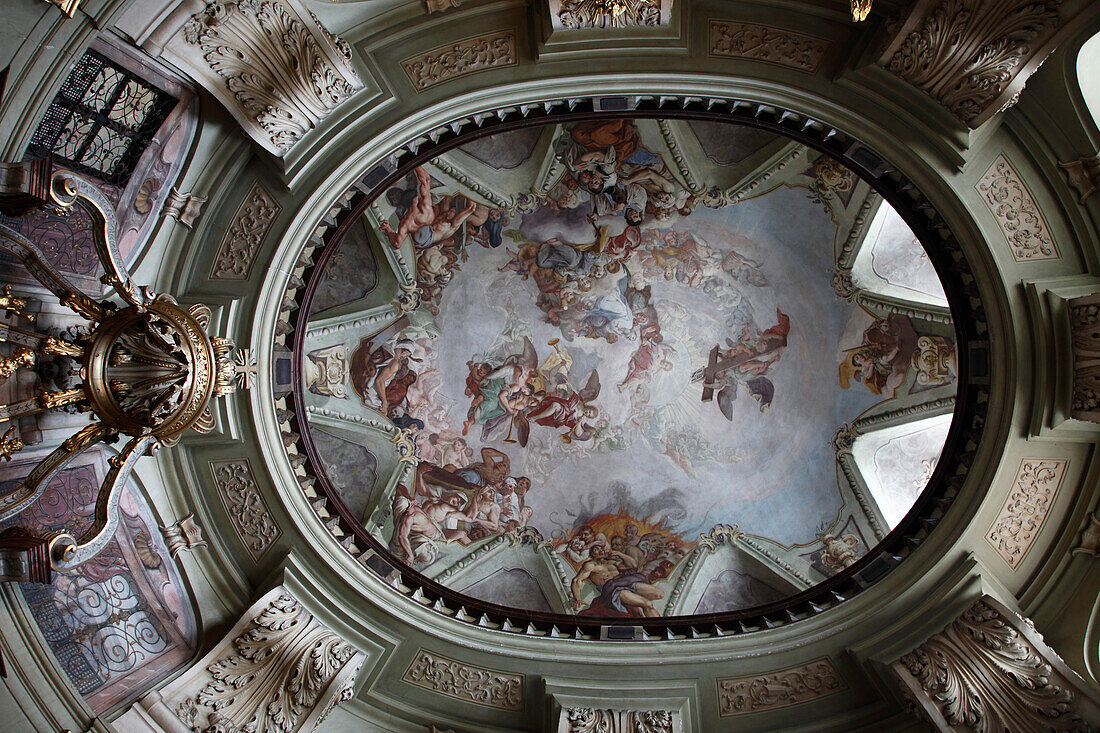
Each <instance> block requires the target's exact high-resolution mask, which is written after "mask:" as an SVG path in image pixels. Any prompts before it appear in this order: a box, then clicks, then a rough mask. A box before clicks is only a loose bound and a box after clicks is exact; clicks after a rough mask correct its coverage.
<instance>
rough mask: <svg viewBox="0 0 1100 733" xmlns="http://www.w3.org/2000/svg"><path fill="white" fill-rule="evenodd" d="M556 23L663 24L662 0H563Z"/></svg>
mask: <svg viewBox="0 0 1100 733" xmlns="http://www.w3.org/2000/svg"><path fill="white" fill-rule="evenodd" d="M555 20H556V23H555V25H558V26H560V27H562V28H567V29H570V30H576V29H580V28H637V27H647V26H648V27H655V26H659V25H661V3H660V1H659V0H618V1H617V2H613V3H609V2H605V1H604V0H563V2H561V3H560V4H559V5H558V9H557V13H556V18H555Z"/></svg>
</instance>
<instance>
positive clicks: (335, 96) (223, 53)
mask: <svg viewBox="0 0 1100 733" xmlns="http://www.w3.org/2000/svg"><path fill="white" fill-rule="evenodd" d="M181 36H182V41H179V40H173V42H172V44H171V49H172V52H173V54H174V55H175V56H176V57H177V58H176V59H175V60H176V61H177V63H179V64H180V65H181V66H182V67H183V68H184V69H185V70H187V71H189V72H190V73H191V75H192V76H193V77H194V78H195V79H198V80H199V81H200V82H201V81H205V82H206V84H205V85H206V86H207V88H208V89H209V91H211V92H212V93H213V94H214V96H215V97H217V98H218V99H219V101H221V102H222V103H223V104H225V106H226V107H227V109H229V111H230V112H231V113H232V114H233V116H234V117H236V118H237V121H238V122H240V123H241V126H242V127H243V128H244V130H245V132H246V133H247V134H248V135H250V136H251V137H252V138H253V139H255V140H256V142H258V143H259V144H260V145H261V146H263V147H264V148H265V149H267V150H269V151H270V152H272V153H274V154H275V155H280V156H281V155H284V154H286V152H287V151H288V150H290V148H291V147H292V146H293V145H294V144H295V143H296V142H298V140H300V139H301V138H302V136H303V135H305V133H307V132H308V131H309V130H311V129H312V128H314V127H316V126H317V125H318V124H319V123H320V122H321V121H322V120H324V119H325V118H326V117H328V115H329V114H331V113H332V111H333V110H334V109H336V107H338V106H339V105H340V103H342V102H343V101H345V100H346V99H348V98H349V97H350V96H351V95H352V94H354V93H355V91H356V90H358V89H360V88H362V86H363V82H362V80H361V79H360V78H359V75H358V73H357V72H356V71H355V68H354V67H353V66H352V64H351V56H352V54H351V47H350V46H348V44H347V43H345V42H344V41H342V40H341V39H339V38H337V37H336V36H334V35H332V34H331V33H329V32H328V31H327V30H325V28H324V27H323V26H322V25H321V24H320V22H319V21H318V20H317V19H316V17H314V16H313V15H312V13H310V12H309V10H308V9H306V8H305V7H304V6H302V5H301V4H300V3H299V2H298V1H297V0H237V2H222V1H221V0H217V1H216V2H213V3H211V4H210V5H208V6H207V7H206V8H205V9H204V10H203V11H202V12H201V13H198V14H196V15H194V16H192V17H191V19H190V20H188V21H187V23H185V24H184V26H183V32H182V34H181Z"/></svg>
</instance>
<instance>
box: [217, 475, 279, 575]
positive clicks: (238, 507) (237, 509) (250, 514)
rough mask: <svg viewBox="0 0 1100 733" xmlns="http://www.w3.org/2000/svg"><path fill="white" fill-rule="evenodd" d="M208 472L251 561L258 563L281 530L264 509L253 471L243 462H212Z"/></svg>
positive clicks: (265, 505)
mask: <svg viewBox="0 0 1100 733" xmlns="http://www.w3.org/2000/svg"><path fill="white" fill-rule="evenodd" d="M210 471H211V473H213V474H214V483H215V485H216V486H217V487H218V494H219V495H220V496H221V498H222V503H223V504H224V505H225V510H226V512H228V513H229V519H230V520H231V521H232V522H233V528H234V529H235V530H237V534H238V535H239V536H240V538H241V541H242V542H244V544H245V546H246V547H247V548H248V551H249V552H251V553H252V557H253V558H254V559H256V560H259V559H260V557H262V556H263V554H264V552H266V551H267V548H268V547H270V546H271V544H272V543H273V542H275V540H276V539H278V538H279V535H280V534H281V533H282V530H280V529H279V525H278V524H276V523H275V518H274V517H272V516H271V512H270V511H268V509H267V503H266V502H264V498H263V496H261V495H260V490H259V488H258V487H257V486H256V482H255V481H254V480H253V479H252V467H251V466H249V465H248V461H247V460H246V459H243V458H242V459H239V460H233V461H212V462H211V463H210Z"/></svg>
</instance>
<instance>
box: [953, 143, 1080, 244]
mask: <svg viewBox="0 0 1100 733" xmlns="http://www.w3.org/2000/svg"><path fill="white" fill-rule="evenodd" d="M974 188H975V189H977V191H978V193H979V194H980V195H981V197H982V201H983V202H984V203H985V205H986V206H987V207H988V208H989V211H990V213H991V214H993V217H994V218H995V219H996V220H997V226H999V227H1000V228H1001V231H1002V232H1004V235H1005V238H1006V239H1007V240H1008V245H1009V247H1010V248H1011V249H1012V257H1013V258H1014V259H1015V260H1016V261H1017V262H1023V261H1025V260H1048V259H1055V258H1057V257H1058V256H1059V255H1058V248H1057V247H1056V246H1055V245H1054V238H1053V237H1052V236H1051V233H1050V227H1048V226H1047V222H1046V219H1045V218H1044V217H1043V213H1042V212H1041V211H1039V206H1038V204H1036V203H1035V198H1034V197H1033V196H1032V195H1031V192H1030V191H1028V190H1027V186H1025V185H1024V182H1023V180H1022V179H1021V178H1020V174H1019V173H1018V172H1017V171H1016V169H1015V168H1014V167H1013V166H1012V164H1011V163H1009V162H1008V159H1007V158H1006V157H1005V156H1003V155H998V156H997V158H996V159H995V160H994V161H993V163H992V164H991V165H990V166H989V169H988V170H987V171H986V172H985V175H983V176H982V177H981V180H979V181H978V182H977V183H976V184H975V186H974Z"/></svg>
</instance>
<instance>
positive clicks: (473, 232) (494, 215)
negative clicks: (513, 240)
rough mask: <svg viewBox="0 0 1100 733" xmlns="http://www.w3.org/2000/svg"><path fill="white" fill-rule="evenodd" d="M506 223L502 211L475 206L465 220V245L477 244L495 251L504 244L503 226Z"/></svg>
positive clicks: (506, 220)
mask: <svg viewBox="0 0 1100 733" xmlns="http://www.w3.org/2000/svg"><path fill="white" fill-rule="evenodd" d="M507 223H508V219H507V217H506V216H505V215H504V211H503V210H501V209H495V208H490V207H488V206H482V205H480V204H477V205H476V206H475V207H474V212H473V213H472V214H470V216H469V218H468V219H466V239H467V242H466V243H467V245H468V244H470V243H477V244H480V245H481V246H482V247H485V248H486V249H496V248H497V247H499V246H500V245H502V244H504V225H505V224H507Z"/></svg>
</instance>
